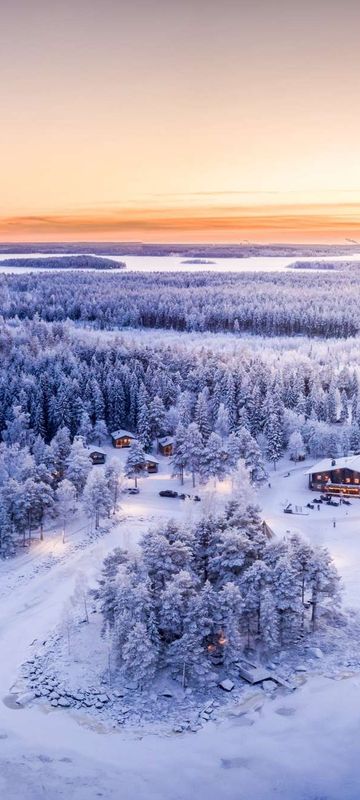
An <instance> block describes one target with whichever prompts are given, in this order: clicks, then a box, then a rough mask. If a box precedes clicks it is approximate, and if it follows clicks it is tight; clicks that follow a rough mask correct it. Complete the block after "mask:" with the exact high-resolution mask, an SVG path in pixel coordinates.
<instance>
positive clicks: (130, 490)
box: [128, 486, 140, 494]
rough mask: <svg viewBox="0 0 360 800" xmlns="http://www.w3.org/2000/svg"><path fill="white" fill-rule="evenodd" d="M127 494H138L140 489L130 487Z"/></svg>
mask: <svg viewBox="0 0 360 800" xmlns="http://www.w3.org/2000/svg"><path fill="white" fill-rule="evenodd" d="M128 493H129V494H139V493H140V489H137V488H136V487H135V486H131V488H130V489H128Z"/></svg>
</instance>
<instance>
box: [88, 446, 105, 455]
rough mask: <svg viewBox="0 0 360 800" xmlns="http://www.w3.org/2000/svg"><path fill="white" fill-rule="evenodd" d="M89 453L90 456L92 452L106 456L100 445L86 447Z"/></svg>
mask: <svg viewBox="0 0 360 800" xmlns="http://www.w3.org/2000/svg"><path fill="white" fill-rule="evenodd" d="M88 451H89V455H90V456H91V455H92V454H93V453H100V455H102V456H106V452H105V450H102V449H101V447H88Z"/></svg>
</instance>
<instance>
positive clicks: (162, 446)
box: [159, 436, 174, 456]
mask: <svg viewBox="0 0 360 800" xmlns="http://www.w3.org/2000/svg"><path fill="white" fill-rule="evenodd" d="M173 452H174V437H173V436H163V438H162V439H159V453H161V455H162V456H172V454H173Z"/></svg>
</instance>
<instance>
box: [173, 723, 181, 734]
mask: <svg viewBox="0 0 360 800" xmlns="http://www.w3.org/2000/svg"><path fill="white" fill-rule="evenodd" d="M183 732H184V728H183V726H182V725H174V727H173V733H183Z"/></svg>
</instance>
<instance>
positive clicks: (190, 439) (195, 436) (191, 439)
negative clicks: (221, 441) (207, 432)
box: [186, 422, 204, 487]
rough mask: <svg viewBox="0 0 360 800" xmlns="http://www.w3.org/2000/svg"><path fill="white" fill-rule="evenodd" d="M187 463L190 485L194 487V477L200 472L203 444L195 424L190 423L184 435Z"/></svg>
mask: <svg viewBox="0 0 360 800" xmlns="http://www.w3.org/2000/svg"><path fill="white" fill-rule="evenodd" d="M186 444H187V461H186V467H187V469H188V470H189V472H191V475H192V484H193V487H195V482H196V475H197V474H198V472H199V471H200V464H201V457H202V453H203V448H204V443H203V438H202V436H201V433H200V430H199V428H198V426H197V424H196V422H191V423H190V425H189V427H188V429H187V433H186Z"/></svg>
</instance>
